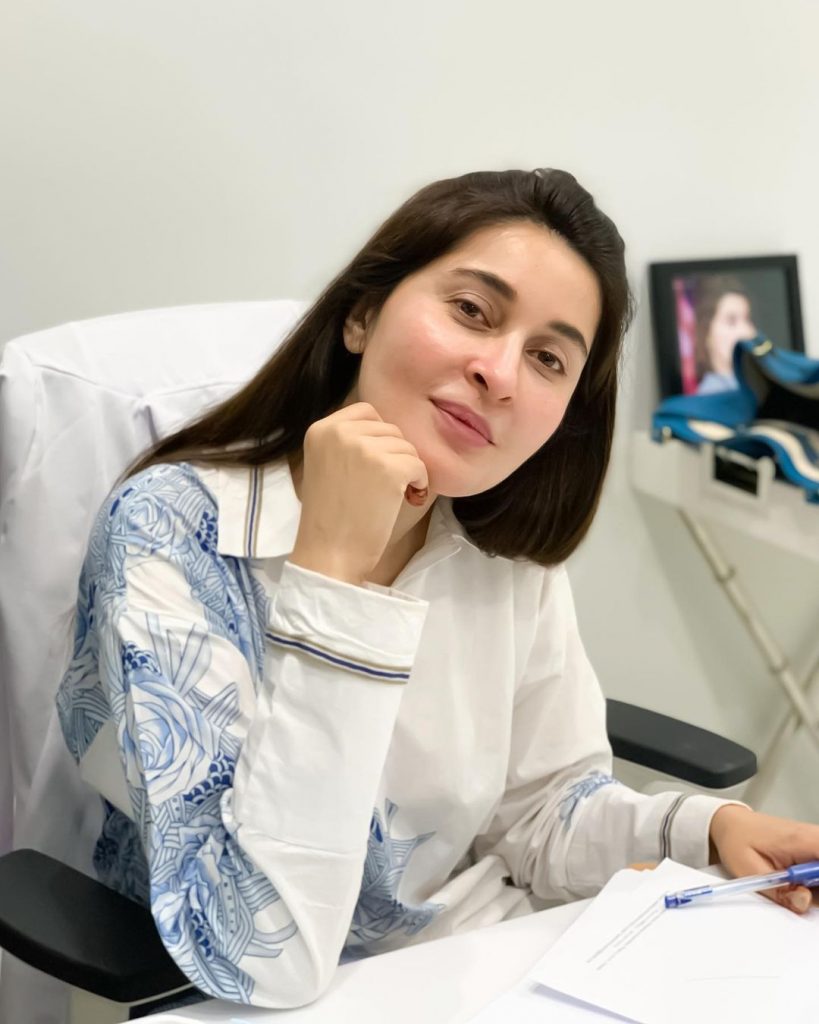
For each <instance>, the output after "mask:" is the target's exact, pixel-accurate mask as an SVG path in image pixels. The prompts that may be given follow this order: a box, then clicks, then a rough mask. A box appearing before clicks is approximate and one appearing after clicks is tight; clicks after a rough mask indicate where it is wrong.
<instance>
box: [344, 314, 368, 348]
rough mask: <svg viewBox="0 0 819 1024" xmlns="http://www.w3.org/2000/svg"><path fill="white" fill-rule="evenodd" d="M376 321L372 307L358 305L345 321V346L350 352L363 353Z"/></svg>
mask: <svg viewBox="0 0 819 1024" xmlns="http://www.w3.org/2000/svg"><path fill="white" fill-rule="evenodd" d="M374 322H375V315H374V313H373V310H372V309H364V310H362V309H361V307H360V306H359V307H357V308H356V309H354V310H353V311H352V313H350V315H349V316H348V317H347V319H346V320H345V321H344V330H343V332H342V333H343V336H344V346H345V348H346V349H347V351H348V352H352V353H354V354H355V355H361V354H362V353H363V351H364V349H365V347H366V345H367V341H368V339H369V330H370V327H371V325H372V323H374Z"/></svg>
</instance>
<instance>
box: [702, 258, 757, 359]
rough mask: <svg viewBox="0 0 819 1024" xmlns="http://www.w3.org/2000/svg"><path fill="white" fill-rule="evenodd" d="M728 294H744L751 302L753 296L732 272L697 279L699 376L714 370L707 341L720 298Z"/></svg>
mask: <svg viewBox="0 0 819 1024" xmlns="http://www.w3.org/2000/svg"><path fill="white" fill-rule="evenodd" d="M726 295H742V296H743V297H744V298H746V299H747V300H748V304H749V305H750V303H751V296H750V295H749V294H748V290H747V289H746V287H745V285H744V284H743V283H742V282H741V281H740V279H739V278H738V277H732V276H731V275H730V274H708V275H706V276H703V277H701V278H700V279H699V280H698V281H697V290H696V296H697V297H696V300H695V303H694V316H695V317H696V321H697V334H696V338H695V342H694V354H695V357H696V360H697V377H698V378H700V377H702V376H703V375H704V374H706V373H708V371H709V370H712V369H713V367H712V366H711V357H710V355H709V353H708V348H707V346H706V341H707V340H708V332H709V331H710V330H711V321H712V320H713V319H714V316H715V314H716V312H717V306H718V305H719V304H720V300H721V299H722V298H723V297H724V296H726Z"/></svg>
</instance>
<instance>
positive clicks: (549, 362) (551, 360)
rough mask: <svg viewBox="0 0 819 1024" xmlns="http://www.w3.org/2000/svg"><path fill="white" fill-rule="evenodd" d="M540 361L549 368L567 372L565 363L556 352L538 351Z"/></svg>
mask: <svg viewBox="0 0 819 1024" xmlns="http://www.w3.org/2000/svg"><path fill="white" fill-rule="evenodd" d="M537 356H538V362H540V363H541V365H542V366H545V367H546V369H547V370H557V371H558V373H565V372H566V371H565V368H564V366H563V363H562V362H561V361H560V360H559V359H558V357H557V356H556V355H555V354H554V352H549V351H543V352H538V354H537Z"/></svg>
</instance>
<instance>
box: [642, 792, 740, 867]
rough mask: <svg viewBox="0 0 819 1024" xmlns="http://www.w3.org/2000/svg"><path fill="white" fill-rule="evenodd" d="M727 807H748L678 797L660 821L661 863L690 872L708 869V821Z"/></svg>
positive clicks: (696, 796) (716, 799)
mask: <svg viewBox="0 0 819 1024" xmlns="http://www.w3.org/2000/svg"><path fill="white" fill-rule="evenodd" d="M728 804H735V805H736V806H738V807H748V805H747V804H744V803H742V801H741V800H722V799H720V798H719V797H715V796H706V795H705V794H700V793H697V794H694V795H691V796H679V797H678V798H677V800H675V801H674V803H672V804H671V806H670V807H669V808H668V810H667V811H666V814H665V818H664V820H663V827H662V834H661V843H662V845H663V849H662V850H661V859H662V858H663V857H671V858H672V859H673V860H675V861H677V862H678V863H679V864H688V865H689V866H690V867H692V868H704V867H708V862H709V859H710V857H709V854H710V849H709V839H710V829H711V819H712V818H713V817H714V815H715V814H716V812H717V811H718V810H719V809H720V807H726V806H727V805H728ZM749 809H750V808H749Z"/></svg>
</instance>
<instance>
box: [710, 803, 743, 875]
mask: <svg viewBox="0 0 819 1024" xmlns="http://www.w3.org/2000/svg"><path fill="white" fill-rule="evenodd" d="M753 813H754V812H753V811H752V810H751V808H750V807H748V806H746V805H745V804H725V805H724V806H723V807H719V808H717V810H716V811H715V812H714V814H713V816H712V817H711V824H710V826H709V829H708V854H709V855H708V863H709V864H719V863H720V861H721V858H720V853H719V848H720V843H721V841H722V839H723V837H724V836H725V833H726V831H730V829H731V827H732V822H735V821H736V820H737V815H743V814H753Z"/></svg>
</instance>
